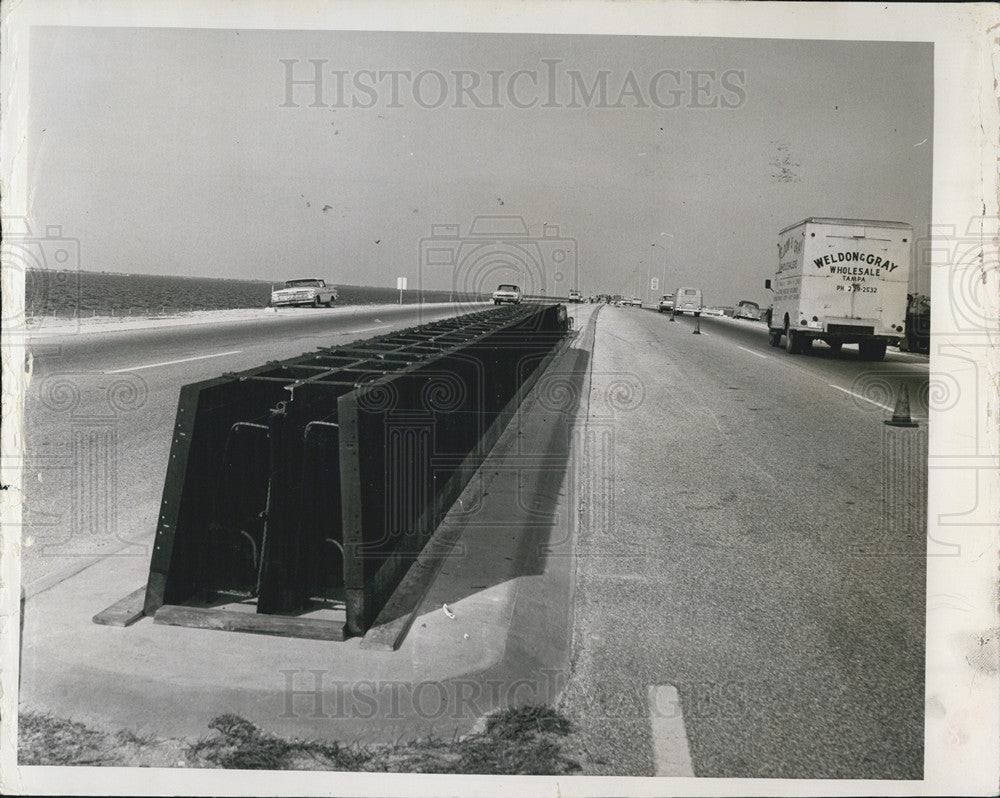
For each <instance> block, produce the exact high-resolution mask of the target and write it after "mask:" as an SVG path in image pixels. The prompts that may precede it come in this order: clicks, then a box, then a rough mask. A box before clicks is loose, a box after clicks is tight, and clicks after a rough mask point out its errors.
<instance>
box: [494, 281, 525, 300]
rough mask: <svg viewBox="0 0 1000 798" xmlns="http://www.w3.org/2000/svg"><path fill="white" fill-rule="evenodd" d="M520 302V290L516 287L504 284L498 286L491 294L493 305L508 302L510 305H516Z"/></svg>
mask: <svg viewBox="0 0 1000 798" xmlns="http://www.w3.org/2000/svg"><path fill="white" fill-rule="evenodd" d="M520 301H521V289H520V288H518V287H517V286H516V285H511V284H509V283H504V284H503V285H498V286H497V290H496V291H494V292H493V304H494V305H500V304H502V303H504V302H510V303H511V304H513V305H516V304H518V303H519V302H520Z"/></svg>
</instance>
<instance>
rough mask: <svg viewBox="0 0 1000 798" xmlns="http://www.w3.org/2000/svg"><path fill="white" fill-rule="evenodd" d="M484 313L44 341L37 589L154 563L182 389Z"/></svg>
mask: <svg viewBox="0 0 1000 798" xmlns="http://www.w3.org/2000/svg"><path fill="white" fill-rule="evenodd" d="M480 307H487V306H486V305H483V306H474V307H458V306H450V305H428V306H426V307H423V308H421V307H420V306H415V305H403V306H399V307H394V306H388V307H387V306H379V307H364V306H359V307H342V308H334V309H325V308H316V309H314V308H301V309H299V308H288V309H282V310H280V311H279V312H277V313H274V314H269V315H267V316H266V317H265V318H262V319H257V320H249V321H247V320H243V321H225V322H220V323H210V324H192V325H181V326H172V327H165V328H160V329H155V330H131V331H128V332H88V333H85V334H77V335H65V336H58V337H56V336H47V337H45V338H44V339H41V340H35V341H33V342H32V343H31V345H30V350H31V352H32V356H33V360H32V364H31V380H30V383H29V387H28V391H27V396H26V399H25V419H24V440H25V450H26V458H25V471H24V494H25V496H24V499H25V504H24V507H25V508H26V510H25V517H24V524H25V528H24V533H23V536H22V540H23V542H24V546H23V549H22V552H23V555H22V582H21V583H22V585H23V586H24V587H25V591H26V593H27V594H28V595H31V594H32V593H33V592H35V591H37V590H39V589H44V587H46V586H47V585H49V584H51V583H52V581H53V580H58V579H59V578H61V577H64V576H66V575H69V574H71V573H73V572H74V571H76V570H79V569H80V568H82V567H85V566H86V565H88V564H89V563H91V562H93V560H94V558H95V557H104V556H110V555H114V556H119V557H141V558H144V559H148V557H149V548H148V546H149V542H150V541H151V540H152V538H153V534H154V532H155V520H156V512H157V508H158V507H159V502H160V497H161V492H162V490H163V475H164V473H165V469H166V462H167V457H168V455H169V451H170V438H171V433H172V428H173V422H174V416H175V414H176V412H177V399H178V395H179V393H180V387H181V386H182V385H185V384H187V383H191V382H197V381H199V380H204V379H210V378H212V377H217V376H219V375H220V374H222V373H224V372H227V371H240V370H243V369H248V368H251V367H253V366H258V365H261V364H262V363H265V362H267V361H268V360H281V359H284V358H288V357H294V356H296V355H299V354H301V353H303V352H307V351H310V350H313V349H315V348H317V347H320V346H330V345H336V344H343V343H347V342H349V341H352V340H357V339H361V338H369V337H371V336H375V335H381V334H384V333H386V332H390V331H391V330H393V329H401V328H404V327H409V326H412V325H415V324H420V323H423V322H427V321H432V320H435V319H439V318H444V317H446V316H451V315H455V314H456V313H462V312H468V311H470V310H476V309H479V308H480ZM490 307H491V306H490Z"/></svg>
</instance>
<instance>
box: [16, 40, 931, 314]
mask: <svg viewBox="0 0 1000 798" xmlns="http://www.w3.org/2000/svg"><path fill="white" fill-rule="evenodd" d="M29 73H30V82H29V90H30V110H29V120H30V124H29V128H28V131H29V133H28V142H27V146H28V153H29V155H28V163H29V184H30V191H29V198H30V199H29V207H28V222H29V224H30V227H31V229H32V230H33V231H41V230H44V229H46V228H48V227H51V226H59V227H61V230H62V235H63V236H65V237H70V238H75V239H78V240H79V242H80V243H79V251H80V264H79V266H80V268H82V269H85V270H92V271H97V270H106V271H116V272H136V273H150V274H171V275H183V276H212V277H235V278H252V279H263V280H273V281H278V280H284V279H289V278H293V277H302V276H317V277H323V278H326V279H327V280H329V281H330V282H332V283H334V284H338V283H340V284H355V285H391V286H395V284H396V278H397V277H406V278H407V279H408V286H409V287H410V288H416V287H418V286H423V287H424V288H427V289H439V288H450V287H452V286H456V287H460V288H462V287H464V288H477V289H483V290H492V289H493V288H494V287H495V285H496V284H497V283H499V282H509V281H515V282H521V283H523V284H524V285H525V287H526V288H527V289H528V290H529V291H532V290H533V289H534V291H540V290H544V291H545V292H546V293H548V294H550V295H565V293H566V292H567V291H568V290H569V289H570V288H574V287H576V288H579V289H580V290H582V291H583V292H584V294H592V293H598V292H608V293H621V294H626V295H638V296H640V297H642V298H643V299H647V300H649V299H651V298H652V297H654V296H655V295H657V294H659V293H662V292H663V290H666V291H672V290H674V289H675V288H676V287H677V286H680V285H693V286H698V287H701V288H702V290H703V292H704V298H705V302H706V304H709V305H713V304H714V305H733V304H735V303H736V302H737V301H738V300H740V299H751V300H754V301H758V302H761V303H762V304H767V303H768V302H769V298H768V294H767V292H766V291H765V290H764V287H763V283H764V280H765V279H766V278H768V277H770V276H772V275H773V272H774V269H775V266H776V243H777V234H778V231H779V230H780V229H782V228H784V227H786V226H788V225H790V224H792V223H794V222H796V221H799V220H800V219H803V218H806V217H808V216H830V217H847V218H868V219H886V220H893V221H902V222H908V223H910V224H912V225H913V227H914V230H915V236H916V237H917V238H918V239H919V237H920V235H921V231H923V230H926V229H927V227H928V225H929V223H930V221H931V177H932V175H931V166H932V164H931V153H932V143H933V138H932V136H933V130H932V125H933V106H932V102H933V97H932V86H933V49H932V46H931V45H930V44H927V43H890V42H843V41H841V42H832V41H816V40H811V41H791V40H760V39H722V38H700V37H699V38H694V37H686V38H665V37H644V36H605V35H589V36H582V35H528V34H516V35H513V34H470V33H447V34H446V33H394V32H364V31H360V32H343V31H340V32H316V31H309V32H306V31H262V30H195V29H143V28H76V27H74V28H68V27H44V28H43V27H40V28H34V29H33V30H32V32H31V40H30V66H29ZM290 81H291V82H290ZM602 83H603V86H604V91H603V92H602V91H601V87H602ZM497 216H502V217H508V218H506V219H500V220H497V219H491V218H485V219H483V218H481V217H497ZM477 218H480V221H479V222H477V223H476V225H475V227H474V226H473V223H474V222H475V221H476V219H477ZM456 226H457V227H456ZM483 230H492V231H493V233H492V234H491V235H490V236H487V241H486V242H483V241H479V243H478V244H477V243H476V241H477V234H478V233H479V232H481V231H483ZM490 242H492V243H490ZM484 243H486V248H485V249H483V244H484ZM449 253H450V254H449ZM520 253H527V254H524V255H521V254H520ZM449 258H450V261H449ZM664 277H665V278H666V281H665V285H666V288H665V289H663V290H661V289H662V285H661V283H662V282H663V280H664ZM654 278H655V279H656V281H657V282H656V285H655V287H654V285H653V282H652V281H653V279H654ZM911 287H913V288H917V289H919V290H921V291H923V292H924V293H929V277H928V276H927V274H926V272H925V271H921V273H920V274H917V275H915V276H914V278H913V279H912V280H911ZM534 291H533V292H534Z"/></svg>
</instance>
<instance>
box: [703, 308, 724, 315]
mask: <svg viewBox="0 0 1000 798" xmlns="http://www.w3.org/2000/svg"><path fill="white" fill-rule="evenodd" d="M701 315H702V316H725V315H726V313H725V311H724V310H723V309H722V308H702V309H701Z"/></svg>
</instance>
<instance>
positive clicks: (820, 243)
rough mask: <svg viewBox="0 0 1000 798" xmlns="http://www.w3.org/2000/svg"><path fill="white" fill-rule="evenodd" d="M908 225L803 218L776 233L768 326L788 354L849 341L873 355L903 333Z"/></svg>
mask: <svg viewBox="0 0 1000 798" xmlns="http://www.w3.org/2000/svg"><path fill="white" fill-rule="evenodd" d="M912 241H913V230H912V228H911V226H910V225H908V224H904V223H902V222H886V221H873V220H867V219H828V218H809V219H805V220H803V221H801V222H799V223H798V224H794V225H791V226H790V227H786V228H785V229H784V230H782V231H781V233H780V234H779V236H778V269H777V272H776V274H775V276H774V279H773V280H768V281H767V282H766V283H765V286H766V287H767V288H769V289H770V290H772V291H773V292H774V305H773V310H772V311H771V315H770V319H769V322H768V327H769V329H770V336H769V340H770V342H771V345H772V346H779V345H780V344H781V341H782V338H784V341H785V348H786V349H787V350H788V351H789V352H792V353H798V352H802V351H804V350H805V349H806V348H808V346H809V345H811V343H812V341H814V340H816V339H819V340H823V341H825V342H826V343H827V344H829V346H830V347H831V348H833V349H834V350H839V349H840V348H841V346H842V345H843V344H845V343H856V344H858V346H859V350H860V354H861V357H862V359H865V360H878V359H881V358H882V357H884V356H885V348H886V346H887V345H896V344H898V343H899V340H900V339H901V338H902V337H903V336H904V335H905V324H906V307H907V289H908V285H909V277H910V252H911V249H912Z"/></svg>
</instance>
